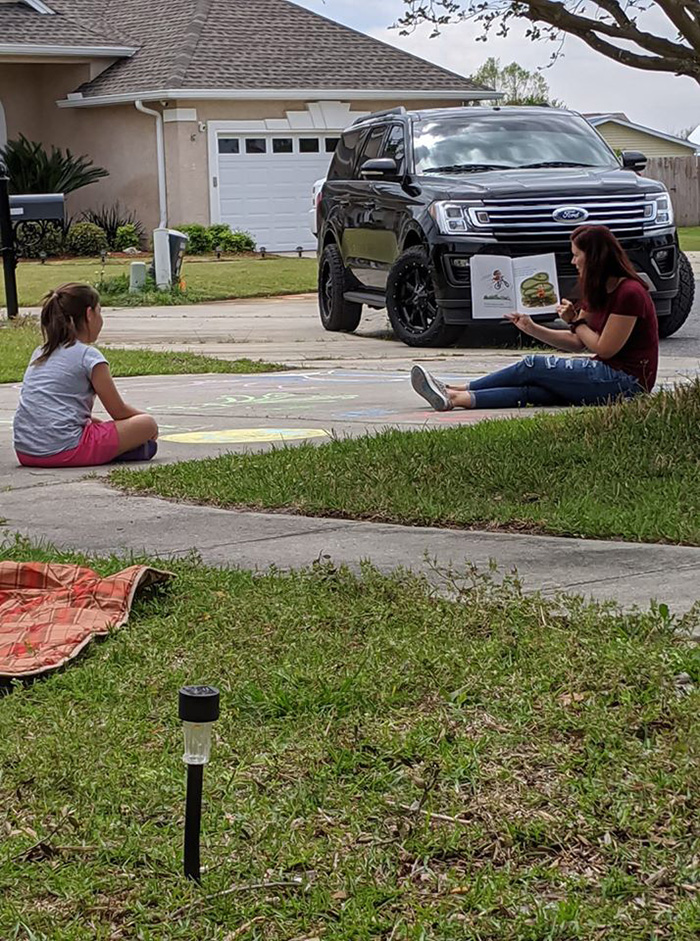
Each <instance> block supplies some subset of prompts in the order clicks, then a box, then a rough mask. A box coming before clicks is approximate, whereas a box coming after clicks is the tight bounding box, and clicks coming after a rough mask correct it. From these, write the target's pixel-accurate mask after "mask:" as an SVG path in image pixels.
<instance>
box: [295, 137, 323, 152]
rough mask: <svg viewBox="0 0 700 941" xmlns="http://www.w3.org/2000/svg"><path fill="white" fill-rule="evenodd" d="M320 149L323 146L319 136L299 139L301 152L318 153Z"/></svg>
mask: <svg viewBox="0 0 700 941" xmlns="http://www.w3.org/2000/svg"><path fill="white" fill-rule="evenodd" d="M320 150H321V146H320V144H319V142H318V138H317V137H302V138H301V139H300V141H299V153H300V154H317V153H320Z"/></svg>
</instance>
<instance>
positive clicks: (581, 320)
mask: <svg viewBox="0 0 700 941" xmlns="http://www.w3.org/2000/svg"><path fill="white" fill-rule="evenodd" d="M587 326H588V321H587V320H586V318H585V317H579V318H578V320H572V321H571V323H570V324H569V330H571V332H572V333H576V329H577V328H578V327H587Z"/></svg>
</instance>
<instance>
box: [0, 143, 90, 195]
mask: <svg viewBox="0 0 700 941" xmlns="http://www.w3.org/2000/svg"><path fill="white" fill-rule="evenodd" d="M0 165H3V166H4V167H5V169H6V171H7V175H8V177H9V178H10V192H11V193H23V194H24V193H72V192H73V191H74V190H77V189H80V188H81V187H83V186H89V185H90V184H91V183H95V182H97V180H101V179H102V178H103V177H105V176H109V173H108V172H107V170H104V169H103V168H102V167H95V166H93V163H92V160H90V158H89V157H86V156H82V157H75V156H74V155H73V154H72V153H71V152H70V150H66V152H65V154H64V153H63V151H62V150H60V149H59V148H58V147H52V148H51V153H50V154H49V153H48V152H47V151H46V149H45V147H44V145H43V144H39V143H37V142H36V141H30V140H27V138H26V137H25V136H24V135H23V134H20V135H19V138H18V139H17V140H9V141H8V142H7V144H5V147H4V148H2V149H0Z"/></svg>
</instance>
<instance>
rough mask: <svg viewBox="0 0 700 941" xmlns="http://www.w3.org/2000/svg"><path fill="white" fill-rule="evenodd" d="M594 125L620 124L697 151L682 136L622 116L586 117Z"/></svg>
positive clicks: (693, 145)
mask: <svg viewBox="0 0 700 941" xmlns="http://www.w3.org/2000/svg"><path fill="white" fill-rule="evenodd" d="M586 120H587V121H588V123H589V124H592V125H593V127H599V126H600V125H601V124H618V125H619V126H620V127H628V128H629V129H630V130H632V131H639V132H640V133H641V134H649V136H650V137H658V138H660V139H661V140H667V141H670V142H671V143H672V144H682V145H683V146H684V147H687V148H688V150H692V151H693V152H695V149H696V148H695V144H691V143H689V142H688V141H687V140H683V139H682V138H680V137H674V136H673V135H672V134H664V133H663V132H662V131H655V130H654V129H653V128H651V127H645V126H644V125H643V124H633V123H632V122H631V121H622V120H620V118H614V117H611V116H608V115H599V116H598V117H595V118H586Z"/></svg>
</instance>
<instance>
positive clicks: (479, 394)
mask: <svg viewBox="0 0 700 941" xmlns="http://www.w3.org/2000/svg"><path fill="white" fill-rule="evenodd" d="M469 391H470V392H471V394H472V400H473V402H474V407H475V408H519V407H522V406H524V405H604V404H605V403H606V402H610V401H614V400H615V399H620V398H624V399H630V398H632V397H633V396H635V395H638V394H639V393H640V392H643V391H644V390H643V389H642V387H641V385H640V384H639V383H638V382H637V380H636V379H635V378H634V376H629V375H628V374H627V373H625V372H621V371H620V370H619V369H611V368H610V366H606V365H605V363H601V362H599V361H598V360H596V359H584V358H583V357H575V358H573V359H572V358H568V357H564V356H552V355H550V356H534V355H528V356H524V357H523V358H522V359H521V360H520V362H519V363H514V364H513V365H512V366H506V368H505V369H499V370H498V372H492V373H490V375H488V376H483V377H482V378H481V379H475V380H474V381H473V382H470V383H469Z"/></svg>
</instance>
